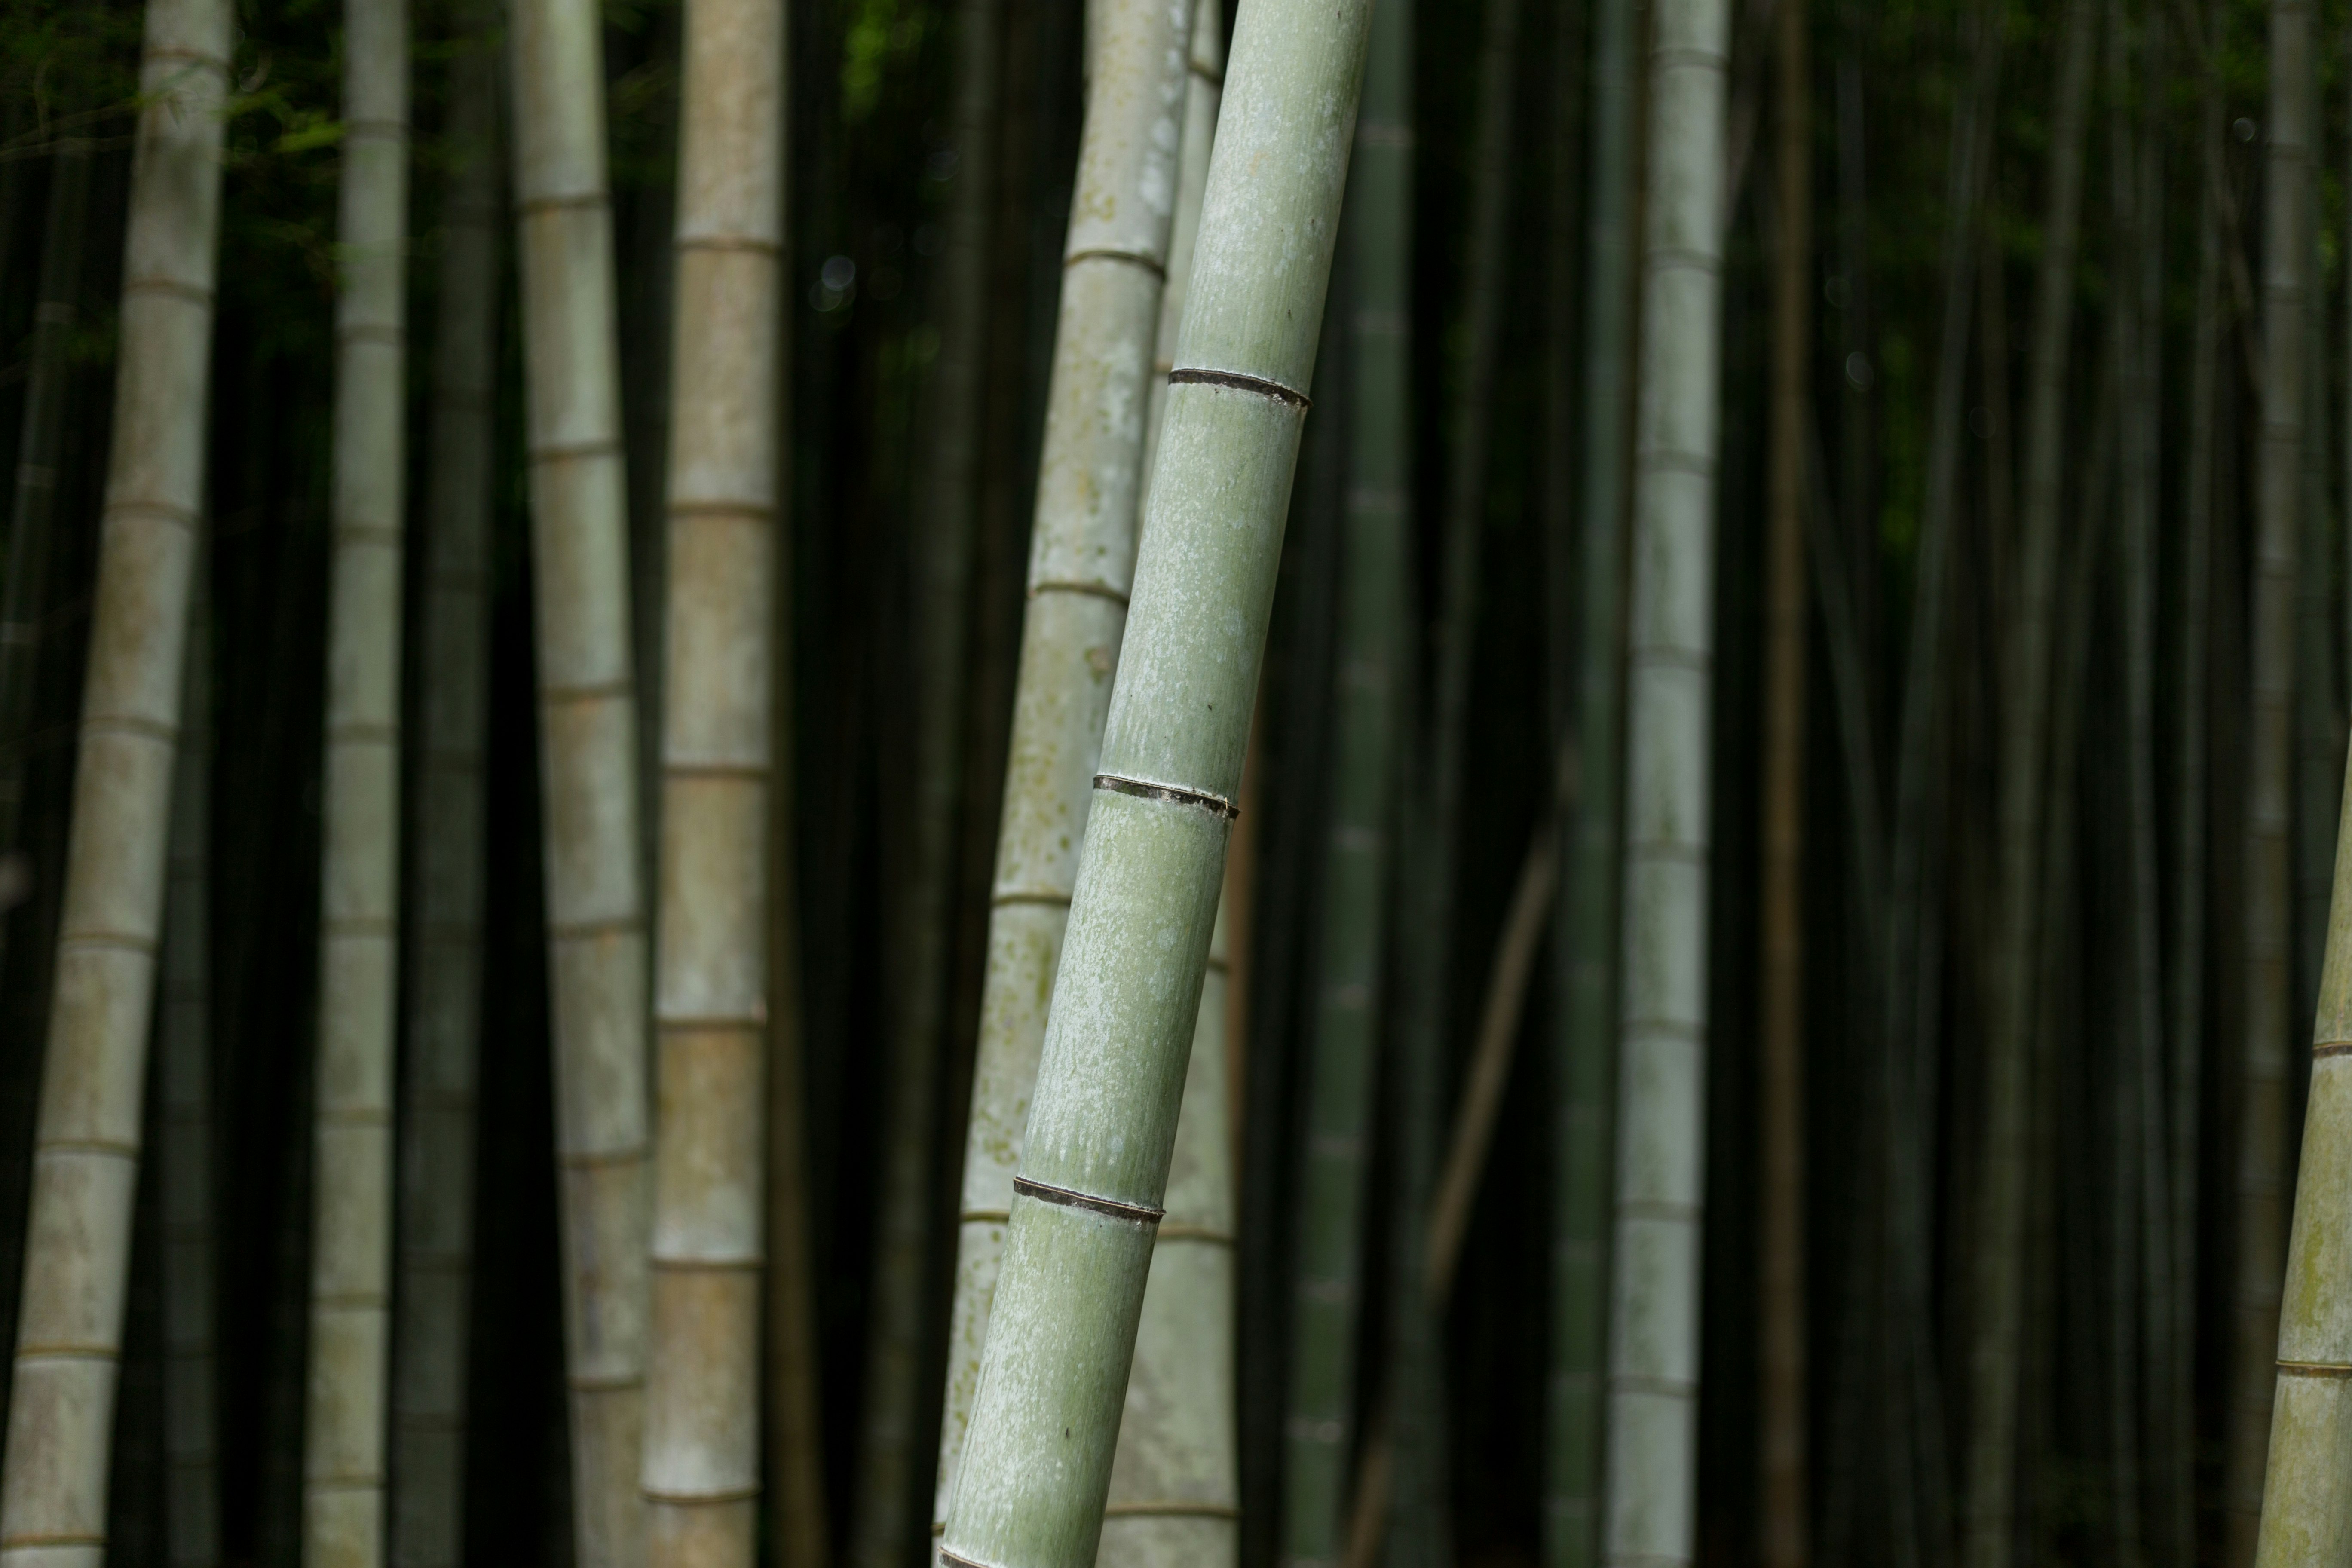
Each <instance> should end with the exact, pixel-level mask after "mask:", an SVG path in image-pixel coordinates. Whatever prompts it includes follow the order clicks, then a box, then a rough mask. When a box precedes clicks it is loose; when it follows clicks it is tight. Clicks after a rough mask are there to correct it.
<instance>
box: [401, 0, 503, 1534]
mask: <svg viewBox="0 0 2352 1568" xmlns="http://www.w3.org/2000/svg"><path fill="white" fill-rule="evenodd" d="M469 20H470V29H471V30H470V31H469V32H468V33H467V35H466V36H465V37H461V38H460V39H459V40H458V42H457V53H456V55H455V57H454V58H452V59H451V61H450V64H449V72H450V81H449V120H448V126H447V131H446V136H447V138H448V141H449V142H450V144H451V148H452V156H453V158H454V160H455V166H454V167H453V169H452V170H451V174H450V184H449V188H448V195H446V198H445V200H444V205H443V208H442V213H443V217H442V225H441V228H442V239H441V262H440V277H439V287H438V289H436V303H437V319H436V321H435V323H434V334H433V380H434V385H433V417H432V427H431V440H432V451H431V455H430V461H431V468H430V474H429V477H428V479H427V481H426V483H427V495H428V498H429V500H428V504H427V506H426V508H425V516H424V521H425V530H424V538H423V542H422V549H423V552H424V557H425V561H424V571H423V574H422V586H423V589H424V595H425V603H424V606H423V613H422V615H421V616H419V619H418V631H419V639H420V644H421V646H420V647H419V650H418V659H417V669H418V673H419V676H420V678H421V682H422V687H423V689H422V691H421V692H420V694H419V700H418V702H417V705H416V711H417V715H418V719H419V725H418V729H419V734H418V736H417V751H418V762H417V768H416V774H415V778H416V789H417V800H416V805H415V813H416V817H415V820H416V825H417V828H418V832H417V834H416V836H415V845H414V847H413V859H412V873H411V874H412V876H413V878H414V882H413V884H412V886H413V897H414V900H415V901H414V904H413V905H412V908H413V910H414V919H413V920H412V921H411V922H410V925H409V930H408V932H407V937H408V942H407V955H406V956H407V984H408V995H407V1014H406V1018H405V1028H406V1039H405V1042H404V1044H405V1050H406V1057H405V1060H404V1063H403V1074H404V1079H403V1083H402V1099H401V1112H400V1118H401V1120H400V1143H399V1147H400V1184H399V1188H400V1200H401V1224H400V1254H399V1258H398V1265H399V1270H400V1275H399V1289H398V1291H397V1293H396V1295H395V1298H394V1324H393V1333H394V1342H393V1386H392V1423H393V1431H392V1445H393V1447H392V1463H393V1473H394V1476H395V1477H396V1478H397V1483H398V1484H397V1485H396V1486H395V1487H394V1491H393V1500H392V1516H391V1521H390V1523H391V1558H392V1563H393V1564H394V1568H455V1564H457V1563H458V1562H459V1560H460V1559H461V1557H462V1555H463V1552H462V1545H463V1528H464V1522H465V1521H464V1516H463V1511H462V1510H463V1500H464V1495H465V1463H466V1430H467V1408H466V1384H467V1338H468V1333H467V1331H468V1321H467V1320H468V1311H469V1307H470V1303H471V1300H472V1281H473V1252H474V1225H473V1218H474V1134H475V1102H476V1085H477V1082H478V1078H479V1066H478V1064H479V1055H480V1037H481V1012H480V1005H481V981H482V973H483V970H482V918H483V915H482V911H483V898H484V862H485V857H486V853H487V845H486V842H485V839H484V816H483V813H484V806H485V802H484V795H483V772H482V768H483V748H484V746H485V744H486V743H487V740H488V696H489V691H488V686H489V630H490V628H489V606H490V599H489V582H488V579H489V526H490V486H491V479H492V449H491V448H492V441H493V429H492V403H491V396H492V391H493V379H494V371H495V362H494V358H493V355H494V353H495V351H496V346H497V343H498V336H499V334H498V317H499V226H500V216H501V214H500V208H499V188H500V186H501V184H503V181H502V178H501V173H500V164H499V148H498V140H499V137H498V119H499V117H498V75H499V71H498V59H497V55H496V54H495V52H494V47H493V45H492V44H491V42H490V40H489V38H488V37H487V35H486V31H485V30H484V28H483V23H482V16H481V13H479V12H476V13H475V14H474V15H473V16H472V17H471V18H470V19H469Z"/></svg>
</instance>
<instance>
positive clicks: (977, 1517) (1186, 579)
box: [940, 0, 1370, 1568]
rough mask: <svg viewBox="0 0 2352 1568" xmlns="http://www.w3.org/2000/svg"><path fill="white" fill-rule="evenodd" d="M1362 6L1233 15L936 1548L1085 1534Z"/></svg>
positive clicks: (1207, 922) (1091, 1538)
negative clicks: (1022, 1130)
mask: <svg viewBox="0 0 2352 1568" xmlns="http://www.w3.org/2000/svg"><path fill="white" fill-rule="evenodd" d="M1369 13H1370V7H1369V6H1365V5H1342V6H1337V7H1327V6H1322V5H1304V4H1297V3H1291V0H1272V3H1270V4H1266V5H1255V6H1254V7H1252V8H1249V9H1245V10H1244V11H1243V13H1242V14H1241V16H1240V26H1239V27H1238V28H1237V30H1236V32H1235V36H1234V54H1233V67H1232V69H1231V70H1230V71H1229V73H1228V75H1227V78H1226V83H1225V96H1224V105H1223V111H1222V113H1221V114H1220V116H1219V123H1218V135H1217V145H1216V149H1215V152H1214V153H1213V156H1212V159H1211V162H1210V166H1209V184H1208V191H1207V195H1206V196H1205V198H1204V202H1203V206H1202V222H1201V232H1200V237H1199V241H1198V247H1197V249H1196V251H1195V253H1194V259H1193V271H1192V284H1191V297H1190V298H1189V299H1188V300H1187V301H1186V305H1185V312H1184V327H1183V331H1182V335H1181V340H1180V342H1179V345H1178V353H1177V368H1176V369H1175V371H1173V372H1172V373H1171V378H1170V379H1171V391H1170V394H1169V398H1168V413H1167V423H1166V426H1165V427H1164V429H1163V431H1162V434H1161V445H1160V467H1159V471H1158V472H1157V474H1156V475H1155V476H1154V479H1153V482H1152V489H1151V496H1150V503H1149V505H1148V507H1147V509H1146V511H1145V520H1144V525H1143V530H1142V545H1141V549H1140V550H1139V555H1138V562H1137V570H1136V579H1135V581H1136V595H1135V608H1134V614H1133V616H1132V620H1131V625H1130V628H1129V631H1130V635H1129V639H1128V645H1127V648H1126V652H1125V655H1124V657H1123V658H1122V668H1121V672H1120V679H1119V680H1118V683H1117V689H1116V691H1115V693H1114V696H1113V699H1112V705H1111V713H1110V717H1109V721H1108V724H1107V725H1106V728H1105V731H1104V738H1103V746H1102V753H1101V762H1100V772H1099V773H1098V774H1097V779H1098V781H1099V782H1098V784H1097V787H1096V789H1095V791H1094V799H1093V802H1092V806H1091V810H1090V812H1089V814H1088V820H1087V835H1086V843H1085V847H1084V849H1083V852H1082V855H1083V858H1082V862H1081V865H1080V868H1079V872H1078V878H1077V881H1076V889H1075V891H1074V895H1073V898H1072V901H1071V905H1070V910H1069V924H1068V929H1067V942H1066V951H1065V954H1064V959H1065V962H1064V963H1063V965H1062V967H1061V969H1060V972H1059V973H1058V974H1057V976H1056V983H1055V993H1056V994H1055V1006H1054V1007H1053V1009H1052V1014H1051V1017H1050V1020H1049V1022H1048V1025H1047V1035H1046V1039H1045V1047H1044V1050H1043V1052H1042V1055H1041V1058H1040V1062H1039V1067H1038V1074H1037V1088H1036V1091H1035V1096H1034V1104H1033V1107H1032V1111H1031V1115H1030V1119H1029V1128H1028V1131H1029V1133H1030V1134H1033V1136H1029V1137H1028V1138H1027V1139H1026V1147H1025V1148H1024V1152H1023V1156H1022V1163H1021V1168H1020V1171H1019V1173H1017V1175H1016V1176H1015V1178H1014V1182H1013V1203H1012V1205H1011V1213H1010V1219H1009V1223H1008V1224H1007V1226H1006V1236H1005V1244H1004V1252H1003V1268H1002V1272H1001V1275H1000V1278H999V1282H998V1289H997V1294H996V1298H995V1300H994V1303H993V1310H992V1317H993V1323H992V1332H991V1334H990V1335H989V1338H988V1342H987V1349H986V1352H984V1354H983V1357H982V1365H981V1370H980V1379H979V1385H978V1389H977V1392H976V1394H975V1397H974V1401H973V1405H972V1416H971V1429H970V1432H969V1434H968V1436H967V1439H966V1442H965V1446H964V1451H963V1454H962V1457H961V1466H960V1468H959V1472H958V1475H957V1478H956V1481H955V1500H954V1502H953V1504H952V1506H951V1508H950V1514H949V1519H948V1523H947V1530H946V1532H945V1536H944V1539H943V1541H942V1543H941V1547H940V1555H941V1558H942V1560H943V1561H944V1562H947V1563H992V1564H1001V1565H1003V1568H1088V1565H1089V1564H1090V1563H1092V1562H1093V1561H1094V1557H1095V1552H1096V1546H1097V1540H1098V1538H1099V1535H1100V1531H1101V1524H1102V1504H1103V1499H1104V1497H1105V1495H1106V1491H1107V1489H1108V1483H1109V1480H1110V1468H1111V1466H1110V1459H1111V1452H1112V1447H1113V1442H1114V1438H1115V1432H1116V1428H1117V1426H1118V1418H1119V1411H1120V1404H1121V1395H1122V1394H1123V1392H1124V1390H1125V1388H1126V1386H1127V1383H1128V1370H1129V1363H1130V1361H1131V1359H1132V1357H1133V1352H1134V1344H1135V1331H1136V1322H1137V1318H1138V1315H1139V1311H1140V1310H1141V1308H1142V1304H1143V1300H1142V1298H1143V1291H1144V1285H1145V1279H1146V1275H1147V1270H1148V1267H1149V1264H1150V1258H1151V1253H1152V1250H1153V1233H1154V1231H1155V1229H1156V1228H1157V1225H1158V1222H1159V1220H1160V1205H1161V1203H1162V1201H1163V1197H1164V1194H1165V1190H1166V1186H1167V1180H1168V1173H1169V1160H1170V1155H1171V1146H1172V1143H1173V1142H1174V1135H1175V1122H1176V1118H1177V1112H1178V1110H1179V1107H1180V1105H1181V1099H1182V1090H1183V1084H1184V1079H1185V1076H1186V1074H1185V1067H1186V1062H1187V1058H1188V1056H1189V1055H1190V1047H1191V1044H1192V1031H1193V1026H1194V1024H1195V1020H1196V1016H1197V1013H1198V1009H1199V1005H1200V988H1201V981H1202V975H1203V973H1204V971H1205V968H1206V963H1207V958H1208V948H1209V938H1210V931H1211V925H1212V921H1213V917H1214V914H1215V910H1216V903H1217V899H1218V892H1219V883H1220V881H1221V879H1222V873H1223V862H1224V850H1225V836H1226V832H1227V829H1228V826H1229V823H1230V820H1231V816H1232V810H1233V808H1232V805H1231V804H1230V803H1231V801H1232V798H1233V795H1234V790H1235V786H1236V785H1237V784H1239V782H1240V775H1241V768H1242V760H1243V754H1244V750H1245V748H1246V744H1247V740H1248V730H1249V717H1250V703H1251V697H1252V694H1253V692H1254V690H1255V686H1256V679H1257V672H1258V664H1259V661H1260V659H1261V658H1262V656H1263V654H1264V650H1265V623H1266V616H1267V612H1268V609H1269V607H1270V604H1271V600H1272V596H1273V586H1274V575H1275V566H1276V557H1277V555H1278V552H1279V548H1280V544H1281V535H1282V527H1283V520H1284V516H1285V513H1286V510H1287V503H1288V500H1289V490H1290V479H1291V475H1292V472H1293V469H1294V468H1295V465H1296V463H1297V452H1298V436H1299V429H1300V426H1301V424H1302V421H1303V418H1304V416H1305V413H1306V396H1305V393H1304V390H1303V389H1304V387H1305V386H1306V384H1307V379H1308V376H1309V374H1310V373H1311V371H1312V369H1313V358H1314V353H1315V344H1316V336H1317V333H1318V329H1319V325H1320V321H1321V317H1322V307H1323V294H1324V289H1325V287H1326V285H1327V284H1328V280H1329V275H1330V264H1331V250H1332V237H1333V234H1334V231H1335V229H1336V227H1337V219H1338V216H1339V197H1340V193H1341V189H1342V187H1343V185H1344V183H1345V178H1346V173H1347V162H1348V151H1349V142H1350V140H1351V139H1352V133H1353V132H1354V128H1355V119H1356V99H1357V91H1358V88H1359V86H1360V75H1361V71H1362V66H1363V59H1364V38H1365V31H1366V23H1367V21H1368V20H1369ZM1112 58H1113V56H1112V55H1111V53H1110V52H1109V51H1108V50H1106V52H1105V53H1104V54H1103V55H1101V56H1098V57H1097V65H1098V69H1099V70H1100V71H1101V72H1102V74H1101V75H1099V76H1098V77H1097V83H1096V88H1095V96H1094V102H1095V103H1096V104H1097V105H1100V104H1102V103H1103V102H1104V101H1105V100H1107V99H1108V98H1109V97H1110V96H1111V95H1110V94H1109V93H1108V90H1107V89H1106V86H1105V83H1106V82H1107V81H1108V79H1109V71H1110V68H1111V67H1110V61H1111V59H1112ZM1179 58H1181V55H1180V56H1179ZM1081 210H1083V208H1082V209H1081ZM1041 1456H1051V1457H1052V1459H1051V1462H1049V1463H1040V1462H1039V1459H1040V1457H1041Z"/></svg>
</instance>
